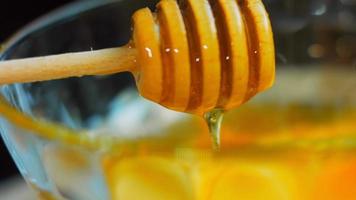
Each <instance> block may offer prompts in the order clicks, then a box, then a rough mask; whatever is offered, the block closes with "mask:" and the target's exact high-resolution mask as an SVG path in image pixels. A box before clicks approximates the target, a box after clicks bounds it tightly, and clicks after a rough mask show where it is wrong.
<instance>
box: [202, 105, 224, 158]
mask: <svg viewBox="0 0 356 200" xmlns="http://www.w3.org/2000/svg"><path fill="white" fill-rule="evenodd" d="M204 118H205V121H206V123H207V124H208V127H209V133H210V137H211V139H212V145H213V150H214V151H220V145H221V142H220V140H221V138H220V135H221V123H222V121H223V118H224V110H222V109H214V110H211V111H209V112H207V113H206V114H205V115H204Z"/></svg>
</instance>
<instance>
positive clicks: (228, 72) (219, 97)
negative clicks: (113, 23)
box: [133, 0, 275, 115]
mask: <svg viewBox="0 0 356 200" xmlns="http://www.w3.org/2000/svg"><path fill="white" fill-rule="evenodd" d="M133 21H134V42H135V46H136V48H137V49H138V60H139V65H140V72H139V73H137V74H136V78H137V82H138V88H139V90H140V93H141V95H142V96H143V97H145V98H147V99H150V100H152V101H154V102H157V103H159V104H161V105H163V106H165V107H167V108H170V109H173V110H176V111H181V112H189V113H194V114H198V115H202V114H203V113H205V112H207V111H210V110H212V109H214V108H221V109H225V110H227V109H232V108H234V107H237V106H239V105H241V104H242V103H244V102H246V101H247V100H249V99H250V98H251V97H253V96H254V95H255V94H257V93H258V92H261V91H264V90H266V89H267V88H269V87H271V86H272V84H273V81H274V76H275V56H274V42H273V33H272V28H271V24H270V21H269V17H268V13H267V12H266V10H265V8H264V5H263V3H262V1H261V0H249V1H248V0H242V1H237V0H214V1H213V0H211V1H208V0H182V1H179V3H178V2H177V1H175V0H162V1H160V3H159V4H158V5H157V13H156V14H155V15H153V14H151V12H150V10H149V9H147V8H146V9H142V10H139V11H137V12H136V13H135V14H134V16H133Z"/></svg>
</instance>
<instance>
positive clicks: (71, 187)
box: [0, 70, 356, 200]
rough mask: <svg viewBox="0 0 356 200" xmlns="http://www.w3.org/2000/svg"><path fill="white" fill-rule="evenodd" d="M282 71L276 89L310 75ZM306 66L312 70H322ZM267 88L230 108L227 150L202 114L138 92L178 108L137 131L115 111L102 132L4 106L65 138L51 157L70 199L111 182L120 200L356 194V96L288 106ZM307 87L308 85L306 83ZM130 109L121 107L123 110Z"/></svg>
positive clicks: (23, 123)
mask: <svg viewBox="0 0 356 200" xmlns="http://www.w3.org/2000/svg"><path fill="white" fill-rule="evenodd" d="M330 73H331V74H340V75H341V76H340V79H339V80H338V82H342V81H344V80H347V79H345V77H352V76H353V75H352V74H345V73H342V72H336V71H335V72H334V71H333V72H330ZM282 74H283V78H282V79H280V80H279V81H277V85H276V88H275V89H273V90H272V91H271V93H270V94H269V95H271V96H276V95H277V96H278V95H280V94H281V93H282V91H281V90H280V89H281V87H283V86H284V85H285V83H287V82H289V83H294V82H300V80H301V79H300V76H299V75H298V74H300V75H301V76H303V75H302V74H301V73H299V72H298V71H294V70H291V71H287V72H284V73H282ZM308 74H309V76H313V79H314V80H319V78H320V77H323V76H321V75H319V74H318V73H316V72H312V71H309V73H308ZM325 77H327V76H325ZM341 77H343V78H341ZM300 83H301V84H303V83H302V82H300ZM296 87H298V86H297V85H296ZM300 89H302V88H300ZM316 89H317V88H316ZM297 90H298V89H296V88H295V90H291V91H290V92H296V91H297ZM131 92H132V91H131ZM131 92H129V93H131ZM286 93H288V91H283V94H286ZM314 93H315V91H314V92H311V93H309V95H313V94H314ZM269 95H267V94H266V95H265V96H263V98H261V99H257V100H256V101H252V102H250V103H249V104H246V105H244V106H242V107H241V108H239V109H237V110H233V111H230V112H227V113H226V116H225V120H224V121H223V123H222V127H221V131H222V134H221V149H220V151H214V150H213V149H212V148H211V141H210V138H209V136H208V132H209V130H208V128H207V127H206V125H205V123H204V122H203V121H202V120H201V119H200V118H199V117H192V116H190V115H184V116H183V117H182V118H180V117H181V114H179V113H175V112H173V111H169V110H161V109H162V108H161V107H160V106H157V105H155V104H153V103H150V102H148V101H146V100H143V99H141V98H139V97H137V98H139V99H138V102H137V103H139V104H140V105H147V106H148V107H149V108H152V109H153V108H155V109H160V110H161V111H160V112H163V113H165V114H162V115H161V113H160V112H157V111H155V112H154V115H155V116H156V119H157V120H158V119H161V117H160V116H162V118H171V117H172V116H176V117H177V118H174V119H175V120H173V121H172V122H171V123H168V122H166V124H169V125H167V126H163V127H162V126H158V127H159V128H158V129H153V130H151V131H152V134H148V133H146V134H143V135H141V134H140V133H136V132H135V130H136V129H135V130H129V131H132V132H130V134H129V135H135V134H137V135H138V136H137V137H133V138H126V137H123V136H125V134H123V133H122V132H123V131H125V130H124V129H123V128H118V127H116V125H117V124H121V122H120V120H119V121H118V117H115V116H117V115H112V116H113V119H111V120H114V121H113V122H115V123H112V124H111V125H112V127H111V126H109V125H108V124H110V123H108V124H107V126H108V129H106V130H107V132H103V131H102V130H101V129H100V130H101V132H100V130H96V131H99V132H98V134H94V133H93V131H94V132H95V130H91V131H90V132H87V131H86V130H83V131H75V130H71V129H67V128H65V127H62V126H60V125H53V124H50V123H48V122H45V121H38V120H34V119H32V118H29V117H26V116H25V115H23V114H21V113H19V112H18V111H16V110H15V109H13V108H11V107H10V106H9V105H6V104H4V102H2V103H1V104H0V109H1V112H2V113H3V115H4V116H6V117H7V119H8V120H10V121H11V122H12V123H13V124H16V125H17V126H18V127H23V128H26V129H33V133H35V134H40V136H41V137H42V138H47V139H51V140H57V141H59V142H57V143H50V144H47V145H46V148H44V150H43V152H42V155H43V164H44V166H45V168H46V171H47V173H48V176H49V177H50V178H51V179H52V180H53V181H54V183H55V184H56V188H57V189H58V190H59V191H61V193H60V194H61V195H62V196H64V197H67V198H69V199H98V198H99V197H97V196H93V194H92V193H90V195H89V193H88V192H87V191H88V189H90V190H93V191H94V189H95V190H98V191H99V190H104V191H105V194H106V195H107V198H108V199H114V200H116V199H141V198H142V197H145V199H202V200H203V199H216V200H219V199H235V198H240V199H246V200H247V199H248V200H250V199H266V198H267V199H276V200H277V199H278V200H280V199H337V197H343V199H354V198H355V197H356V196H355V194H354V193H353V192H352V188H353V187H355V184H356V183H355V182H354V180H355V177H354V175H353V174H354V173H353V170H354V168H355V167H356V165H355V162H354V160H355V159H356V157H355V155H354V151H355V134H356V125H355V123H354V122H355V120H356V106H353V105H344V106H343V107H335V106H333V105H332V103H328V101H327V100H326V99H327V98H328V97H327V95H326V94H324V97H322V98H326V99H324V100H320V99H319V100H320V101H319V104H318V105H317V108H316V107H315V105H313V102H311V103H305V104H298V103H292V102H289V103H288V104H285V105H284V106H281V105H280V104H275V103H272V102H270V103H268V102H269V99H268V96H269ZM299 95H300V97H301V98H303V96H305V95H307V94H305V93H303V91H301V90H300V91H299ZM330 95H332V94H330ZM287 100H288V99H285V101H287ZM288 101H289V100H288ZM129 102H135V100H132V99H129V100H128V102H127V103H128V104H127V107H128V108H129V107H132V106H130V104H129ZM300 102H302V100H300ZM135 105H136V104H135ZM141 108H142V109H144V108H145V106H143V107H142V106H141ZM129 113H132V112H131V110H127V112H126V113H125V112H124V113H121V114H122V115H121V116H122V118H124V116H126V117H129V115H130V114H129ZM171 115H172V116H171ZM178 115H179V117H178ZM168 116H170V117H168ZM107 120H108V121H110V119H107ZM123 121H124V120H123ZM133 122H134V121H133ZM141 126H144V127H145V125H144V123H141ZM137 128H138V129H137V130H141V131H143V132H144V131H145V128H144V129H139V127H137ZM146 131H147V130H146ZM156 131H157V132H156ZM75 132H77V133H75ZM158 132H160V133H158ZM140 135H141V136H140ZM144 135H145V136H144ZM337 180H343V181H342V182H340V181H337ZM94 183H95V184H96V185H95V184H94ZM93 184H94V185H93ZM83 188H85V189H84V190H83ZM103 188H104V189H103ZM94 193H95V192H94ZM40 194H47V193H44V192H41V193H40ZM47 195H48V194H47Z"/></svg>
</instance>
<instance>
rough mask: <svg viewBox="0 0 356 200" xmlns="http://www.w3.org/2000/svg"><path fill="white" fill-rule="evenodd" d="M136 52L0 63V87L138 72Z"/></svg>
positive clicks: (121, 50) (102, 52)
mask: <svg viewBox="0 0 356 200" xmlns="http://www.w3.org/2000/svg"><path fill="white" fill-rule="evenodd" d="M136 67H137V65H136V49H134V48H129V47H126V46H125V47H119V48H111V49H103V50H96V51H87V52H79V53H66V54H59V55H53V56H44V57H36V58H25V59H17V60H10V61H2V62H0V85H3V84H11V83H26V82H35V81H45V80H52V79H61V78H68V77H80V76H85V75H105V74H112V73H118V72H123V71H135V70H136Z"/></svg>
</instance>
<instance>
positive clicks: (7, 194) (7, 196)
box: [0, 176, 35, 200]
mask: <svg viewBox="0 0 356 200" xmlns="http://www.w3.org/2000/svg"><path fill="white" fill-rule="evenodd" d="M0 200H35V195H34V192H33V191H32V190H31V189H30V188H29V187H28V186H27V185H26V183H25V181H24V180H23V178H22V177H20V176H17V177H15V178H11V179H9V180H7V181H5V182H3V183H0Z"/></svg>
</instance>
